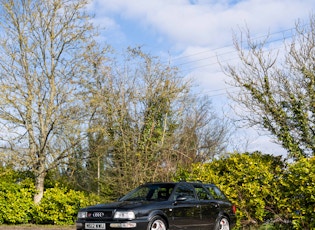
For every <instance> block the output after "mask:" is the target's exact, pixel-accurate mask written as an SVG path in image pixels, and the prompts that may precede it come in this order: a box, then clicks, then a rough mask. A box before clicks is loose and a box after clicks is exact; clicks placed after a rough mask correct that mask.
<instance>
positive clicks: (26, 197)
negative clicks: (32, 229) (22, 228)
mask: <svg viewBox="0 0 315 230" xmlns="http://www.w3.org/2000/svg"><path fill="white" fill-rule="evenodd" d="M33 194H34V189H33V188H31V187H26V186H25V185H24V184H19V183H12V182H5V181H2V182H0V223H1V224H25V223H28V222H29V221H30V220H31V219H32V216H33V211H34V205H33Z"/></svg>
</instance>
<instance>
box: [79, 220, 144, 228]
mask: <svg viewBox="0 0 315 230" xmlns="http://www.w3.org/2000/svg"><path fill="white" fill-rule="evenodd" d="M91 223H92V224H95V227H98V228H86V226H87V225H86V224H91ZM147 226H148V221H145V220H143V221H141V220H133V221H119V222H118V221H104V222H96V221H93V222H91V221H77V222H76V229H77V230H86V229H99V230H127V229H128V230H146V229H147ZM100 227H102V228H100ZM103 227H104V228H103Z"/></svg>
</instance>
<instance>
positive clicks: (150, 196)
mask: <svg viewBox="0 0 315 230" xmlns="http://www.w3.org/2000/svg"><path fill="white" fill-rule="evenodd" d="M174 187H175V184H145V185H142V186H140V187H138V188H136V189H135V190H133V191H131V192H129V193H128V194H126V195H125V196H123V197H122V198H120V199H119V200H120V201H138V200H154V201H165V200H168V199H169V197H170V195H171V193H172V191H173V189H174Z"/></svg>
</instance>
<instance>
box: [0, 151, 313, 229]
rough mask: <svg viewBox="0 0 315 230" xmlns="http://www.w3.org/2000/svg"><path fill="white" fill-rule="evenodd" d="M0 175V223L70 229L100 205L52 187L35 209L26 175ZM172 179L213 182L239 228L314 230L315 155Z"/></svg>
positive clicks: (238, 159) (225, 162)
mask: <svg viewBox="0 0 315 230" xmlns="http://www.w3.org/2000/svg"><path fill="white" fill-rule="evenodd" d="M0 174H1V181H0V224H27V223H32V224H53V225H72V224H73V223H74V221H75V218H76V215H77V212H78V209H79V208H81V207H85V206H88V205H90V204H95V203H99V202H100V200H99V198H98V197H97V196H95V195H91V194H90V195H87V194H86V193H84V192H80V191H75V190H73V189H68V188H65V187H63V186H55V187H53V188H47V189H46V190H45V193H44V197H43V199H42V200H41V202H40V204H39V205H34V203H33V196H34V193H35V189H34V186H33V181H32V180H31V178H30V177H28V176H24V177H23V176H21V174H19V173H18V172H15V171H14V170H11V169H9V170H4V169H3V168H1V167H0ZM23 175H26V174H23ZM174 179H175V180H180V179H181V180H182V179H185V180H188V181H189V180H190V181H191V180H200V181H203V182H211V183H215V184H217V185H218V187H220V188H221V189H222V190H223V191H224V192H225V194H226V195H227V196H228V197H229V199H230V200H231V201H232V202H233V203H235V204H236V205H237V209H238V211H237V216H238V222H237V227H239V228H250V227H256V228H257V227H258V226H261V225H263V224H265V226H273V229H315V221H314V220H315V208H314V207H315V157H313V158H307V159H301V160H299V161H297V162H294V163H290V164H287V163H286V162H285V161H284V160H282V159H281V158H280V157H275V156H271V155H264V154H261V153H259V152H256V153H244V154H238V153H235V154H232V155H230V156H229V157H227V158H224V159H219V160H215V161H213V162H210V163H205V164H194V165H193V166H192V170H189V171H188V170H187V169H182V170H178V173H177V175H176V177H175V178H174ZM266 224H267V225H266ZM268 229H272V228H269V227H268Z"/></svg>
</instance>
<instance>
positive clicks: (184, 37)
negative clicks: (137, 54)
mask: <svg viewBox="0 0 315 230" xmlns="http://www.w3.org/2000/svg"><path fill="white" fill-rule="evenodd" d="M90 10H91V11H93V12H95V14H96V21H95V23H96V24H99V25H101V26H102V27H105V28H106V29H107V30H106V32H105V33H104V36H105V37H107V38H108V40H109V43H110V41H114V42H116V43H117V42H118V43H119V45H122V46H124V47H127V46H128V45H133V44H129V43H132V41H134V40H137V39H139V44H143V43H145V44H144V45H146V47H148V48H149V49H150V47H151V48H152V52H151V50H149V51H150V53H153V54H154V52H158V53H159V54H161V53H163V52H165V53H168V52H171V55H172V56H173V61H174V62H175V63H176V64H179V65H180V67H181V68H182V69H183V71H184V72H185V73H186V74H187V75H190V76H193V77H194V78H195V79H196V80H197V84H199V85H200V87H201V91H202V92H204V93H207V94H208V95H218V94H222V96H221V95H220V96H214V97H213V102H214V105H215V106H216V107H217V110H218V111H219V110H221V109H222V108H225V107H226V106H227V105H226V102H227V101H228V100H227V95H226V94H224V93H225V91H224V90H223V91H222V90H221V89H227V90H232V91H233V89H230V88H229V86H227V85H226V84H225V81H226V76H224V75H223V73H222V72H221V70H220V67H219V65H218V63H217V58H219V59H220V60H221V61H223V63H232V62H235V61H237V58H236V57H235V55H236V54H235V52H234V53H233V47H232V46H231V45H232V30H235V31H236V32H238V27H241V28H243V27H245V26H247V27H248V29H249V30H250V32H251V34H252V35H253V36H255V37H256V36H257V37H258V36H265V35H267V34H268V33H269V32H271V33H274V32H281V31H283V30H286V29H289V28H293V27H294V26H295V22H296V21H297V20H298V19H302V20H305V21H306V22H307V21H308V18H309V16H310V14H311V13H312V11H314V10H315V4H314V0H299V1H297V0H92V3H91V5H90ZM281 35H282V34H281V33H279V34H278V36H280V37H281ZM135 36H136V37H135ZM137 41H138V40H137ZM165 44H167V45H166V46H167V50H166V49H165V46H163V45H165ZM124 47H123V48H124ZM153 49H154V50H153ZM163 49H164V50H163ZM175 56H176V57H177V58H175ZM247 131H248V133H247V134H248V136H249V137H251V140H250V143H249V146H248V149H250V150H252V149H253V150H255V148H258V149H264V150H268V151H269V150H270V151H273V152H278V153H279V154H282V153H283V149H281V148H280V147H279V146H277V145H275V144H273V143H271V141H270V139H269V138H266V137H262V136H261V135H256V136H255V135H253V132H252V131H253V130H247ZM266 143H267V144H266ZM263 152H265V151H263Z"/></svg>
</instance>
